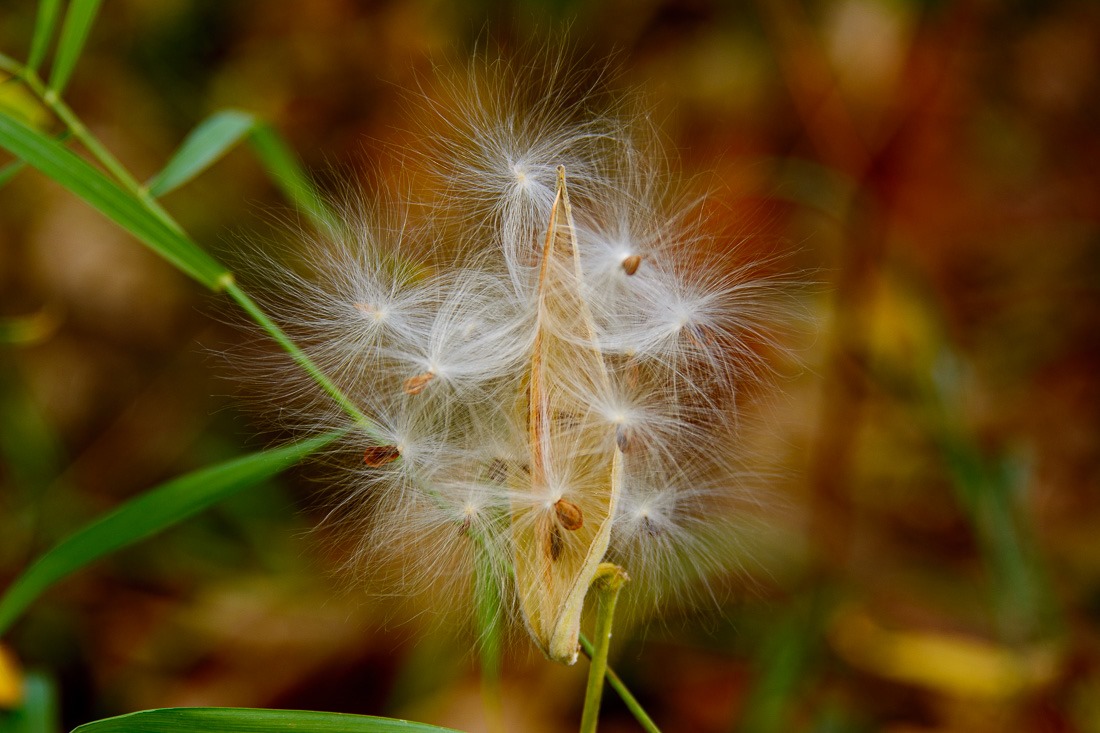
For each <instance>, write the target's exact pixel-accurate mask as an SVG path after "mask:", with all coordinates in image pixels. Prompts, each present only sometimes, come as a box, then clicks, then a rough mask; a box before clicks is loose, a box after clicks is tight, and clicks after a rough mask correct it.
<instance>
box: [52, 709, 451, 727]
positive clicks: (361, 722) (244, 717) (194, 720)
mask: <svg viewBox="0 0 1100 733" xmlns="http://www.w3.org/2000/svg"><path fill="white" fill-rule="evenodd" d="M208 731H210V732H214V733H277V732H278V731H295V732H296V733H458V732H457V731H455V730H454V729H452V728H440V727H438V726H434V725H427V724H425V723H412V722H409V721H407V720H395V719H392V718H374V717H371V716H367V715H346V714H343V713H319V712H310V711H303V710H265V709H260V708H164V709H161V710H145V711H142V712H139V713H130V714H129V715H120V716H118V717H116V718H106V719H104V720H97V721H95V722H92V723H86V724H84V725H82V726H80V727H78V728H74V729H73V733H207V732H208Z"/></svg>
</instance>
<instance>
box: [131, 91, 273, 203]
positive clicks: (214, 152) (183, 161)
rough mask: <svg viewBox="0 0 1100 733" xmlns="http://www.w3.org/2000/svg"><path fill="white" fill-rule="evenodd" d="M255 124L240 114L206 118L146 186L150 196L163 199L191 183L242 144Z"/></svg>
mask: <svg viewBox="0 0 1100 733" xmlns="http://www.w3.org/2000/svg"><path fill="white" fill-rule="evenodd" d="M255 124H256V120H255V118H253V117H252V115H250V114H247V113H245V112H238V111H236V110H225V111H223V112H218V113H216V114H214V115H211V116H210V117H208V118H206V120H204V121H203V122H202V123H200V124H199V125H198V127H196V128H195V129H194V130H192V131H191V134H189V135H188V136H187V138H186V139H185V140H184V141H183V144H182V145H180V147H179V150H177V151H176V154H175V155H173V156H172V159H171V160H169V161H168V164H167V165H166V166H164V169H163V170H161V172H160V173H158V174H157V175H156V176H154V177H153V178H152V179H150V181H149V183H148V184H146V187H147V188H148V189H149V193H151V194H152V195H154V196H158V197H159V196H163V195H165V194H166V193H168V192H169V191H174V190H175V189H177V188H179V187H180V186H182V185H183V184H185V183H187V182H188V181H190V180H191V179H192V178H194V177H195V176H197V175H199V174H200V173H202V172H203V171H204V170H206V169H207V168H208V167H209V166H210V165H211V164H213V163H214V162H215V161H217V160H218V159H219V158H221V157H222V156H223V155H224V154H225V152H226V151H227V150H229V149H230V148H231V147H233V146H234V145H236V144H237V143H238V142H240V140H241V138H243V137H244V136H245V135H247V134H248V133H249V132H250V131H251V130H252V127H253V126H254V125H255Z"/></svg>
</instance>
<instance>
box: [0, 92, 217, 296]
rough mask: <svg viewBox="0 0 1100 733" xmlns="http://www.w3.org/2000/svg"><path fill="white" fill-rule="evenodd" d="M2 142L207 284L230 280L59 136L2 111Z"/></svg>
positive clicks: (211, 284)
mask: <svg viewBox="0 0 1100 733" xmlns="http://www.w3.org/2000/svg"><path fill="white" fill-rule="evenodd" d="M0 146H3V147H5V148H7V149H8V150H10V151H11V152H12V153H13V154H14V155H16V156H17V157H19V158H22V159H23V160H25V161H26V162H27V163H29V164H30V165H32V166H34V167H35V168H37V169H38V170H40V171H42V172H43V173H44V174H46V175H47V176H49V177H50V178H52V179H54V180H55V181H57V182H58V183H60V184H61V185H62V186H64V187H65V188H67V189H69V190H70V191H72V192H73V193H74V194H76V195H77V196H79V197H80V198H82V199H84V201H86V202H87V203H89V204H91V205H92V206H93V207H94V208H96V209H98V210H99V211H100V213H102V214H103V215H104V216H106V217H107V218H109V219H111V220H112V221H114V222H115V223H116V224H118V225H119V226H121V227H122V228H123V229H126V230H127V231H128V232H130V233H131V234H133V235H134V236H135V237H137V238H138V239H139V240H141V241H142V242H144V243H145V244H146V245H148V246H149V247H150V248H151V249H152V250H153V251H155V252H156V253H157V254H159V255H160V256H162V257H164V258H165V259H166V260H168V261H169V262H171V263H172V264H173V265H175V266H176V267H178V268H179V269H180V270H182V271H183V272H185V273H187V274H188V275H190V276H191V277H193V278H194V279H195V280H198V281H199V282H200V283H202V284H203V285H205V286H206V287H208V288H210V289H212V290H220V289H222V288H223V287H224V286H225V284H226V282H227V280H228V279H229V273H228V271H227V270H226V269H225V268H224V267H222V266H221V265H220V264H219V263H218V262H217V260H215V259H214V258H213V257H211V256H210V255H208V254H207V253H206V252H204V251H203V250H202V249H201V248H200V247H199V246H198V245H197V244H195V243H194V242H193V241H191V240H190V239H188V238H187V236H186V235H184V234H182V233H181V232H179V231H177V230H175V229H173V228H172V227H170V226H168V225H167V224H166V223H165V222H164V221H162V220H161V219H160V218H158V217H157V215H156V214H154V213H153V212H152V211H150V210H149V209H148V208H147V207H146V206H145V205H144V204H143V203H142V202H141V201H140V200H138V199H137V198H135V197H134V196H132V195H130V194H129V193H128V192H126V191H125V190H123V189H122V188H120V187H119V186H118V184H116V183H115V182H114V181H112V180H111V179H110V178H108V177H107V176H106V175H104V174H103V173H101V172H100V171H99V170H97V169H96V168H95V167H93V166H92V165H91V164H89V163H88V162H87V161H85V160H84V159H83V158H81V157H80V156H78V155H77V154H76V153H74V152H72V151H71V150H69V149H68V148H66V147H65V146H63V145H61V144H60V143H58V142H57V141H55V140H53V139H52V138H50V137H48V136H46V135H44V134H42V133H41V132H38V131H37V130H34V129H32V128H30V127H27V126H26V125H24V124H23V123H21V122H19V121H18V120H16V119H14V118H12V117H10V116H8V115H6V114H4V113H3V112H0Z"/></svg>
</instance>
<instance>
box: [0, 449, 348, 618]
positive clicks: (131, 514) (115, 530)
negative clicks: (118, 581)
mask: <svg viewBox="0 0 1100 733" xmlns="http://www.w3.org/2000/svg"><path fill="white" fill-rule="evenodd" d="M339 435H340V433H328V434H325V435H322V436H319V437H315V438H310V439H308V440H304V441H301V442H298V443H293V444H291V445H288V446H284V447H282V448H275V449H272V450H267V451H261V452H259V453H253V454H251V455H248V456H244V457H242V458H236V459H233V460H231V461H226V462H224V463H219V464H217V465H215V466H212V467H208V468H204V469H201V470H199V471H195V472H193V473H190V474H187V475H186V476H182V477H180V478H176V479H173V480H172V481H169V482H167V483H164V484H161V485H160V486H158V487H156V488H154V489H151V490H149V491H147V492H145V493H144V494H141V495H140V496H137V497H135V498H133V499H131V500H130V501H128V502H126V503H125V504H123V505H122V506H120V507H118V508H117V509H115V510H114V511H113V512H110V513H109V514H107V515H105V516H103V517H101V518H100V519H97V520H96V521H94V522H92V523H91V524H89V525H88V526H86V527H84V528H82V529H80V530H77V531H76V532H74V533H73V534H71V535H69V536H68V537H67V538H65V539H64V540H62V541H61V543H60V544H58V545H57V546H55V547H54V548H53V549H51V550H49V551H47V552H46V553H45V554H44V555H42V556H41V557H39V558H38V559H37V560H36V561H35V562H34V563H33V564H31V566H30V567H29V568H27V570H26V571H24V572H23V574H22V575H20V576H19V577H18V578H16V580H15V582H14V583H12V585H11V587H10V588H8V590H7V592H6V593H5V594H4V596H3V598H0V634H2V633H4V632H5V631H6V630H7V629H8V628H9V627H10V626H11V624H12V622H13V621H15V619H16V618H18V616H19V615H20V614H21V613H22V612H23V611H24V610H25V609H26V608H27V606H28V605H30V603H31V602H32V601H34V599H35V598H37V597H38V596H39V595H40V594H41V593H42V592H43V591H44V590H45V589H46V588H48V587H50V586H51V585H53V584H54V583H56V582H57V581H59V580H61V579H62V578H64V577H66V576H67V575H70V574H71V573H73V572H75V571H77V570H80V569H81V568H83V567H84V566H86V565H88V564H89V563H91V562H92V561H94V560H97V559H98V558H101V557H103V556H105V555H108V554H110V553H112V552H115V551H116V550H120V549H122V548H123V547H127V546H128V545H132V544H134V543H135V542H138V541H140V540H143V539H146V538H148V537H151V536H152V535H154V534H156V533H157V532H160V531H161V530H163V529H165V528H167V527H170V526H172V525H173V524H176V523H178V522H181V521H183V520H184V519H186V518H188V517H190V516H192V515H194V514H196V513H198V512H200V511H202V510H203V509H206V508H207V507H209V506H211V505H213V504H216V503H217V502H219V501H221V500H222V499H225V498H226V497H227V496H230V495H232V494H234V493H236V492H238V491H241V490H242V489H246V488H248V487H250V486H255V485H256V484H258V483H260V482H262V481H265V480H267V479H269V478H271V477H272V476H274V475H276V474H277V473H279V472H281V471H283V470H284V469H286V468H288V467H290V466H291V465H293V464H295V463H297V462H298V461H300V460H302V459H303V458H305V457H306V456H308V455H309V454H310V453H313V452H314V451H316V450H318V449H320V448H322V447H324V446H325V445H327V444H329V443H331V442H332V441H333V440H335V439H336V438H337V437H339Z"/></svg>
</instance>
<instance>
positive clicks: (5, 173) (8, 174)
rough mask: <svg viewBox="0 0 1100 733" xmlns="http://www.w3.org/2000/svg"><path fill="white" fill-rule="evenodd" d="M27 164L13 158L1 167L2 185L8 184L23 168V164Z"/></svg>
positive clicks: (0, 180) (0, 181)
mask: <svg viewBox="0 0 1100 733" xmlns="http://www.w3.org/2000/svg"><path fill="white" fill-rule="evenodd" d="M25 165H26V163H24V162H23V161H21V160H13V161H12V162H10V163H8V164H7V165H6V166H4V167H3V168H0V186H6V185H7V184H8V182H9V181H11V179H13V178H15V177H16V176H17V175H19V171H21V170H23V166H25Z"/></svg>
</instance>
